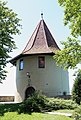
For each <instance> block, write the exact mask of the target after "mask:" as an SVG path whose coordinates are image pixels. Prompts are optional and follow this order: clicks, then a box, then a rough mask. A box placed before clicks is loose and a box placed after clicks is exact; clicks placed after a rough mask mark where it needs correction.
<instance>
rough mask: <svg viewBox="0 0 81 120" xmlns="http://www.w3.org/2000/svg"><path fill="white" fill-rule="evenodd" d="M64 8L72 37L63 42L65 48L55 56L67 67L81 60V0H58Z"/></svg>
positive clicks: (72, 66) (71, 66) (58, 62)
mask: <svg viewBox="0 0 81 120" xmlns="http://www.w3.org/2000/svg"><path fill="white" fill-rule="evenodd" d="M58 2H59V4H60V6H62V7H63V8H64V25H65V26H66V25H68V26H69V29H70V34H71V38H70V37H69V38H68V39H67V41H66V42H63V43H62V44H63V45H64V49H63V50H61V51H58V52H57V53H56V55H55V56H54V58H55V60H56V61H57V64H60V65H62V66H63V65H64V67H65V68H74V67H76V65H77V64H78V63H80V62H81V44H80V41H79V40H78V38H80V36H81V0H58Z"/></svg>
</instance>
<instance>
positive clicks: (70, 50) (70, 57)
mask: <svg viewBox="0 0 81 120" xmlns="http://www.w3.org/2000/svg"><path fill="white" fill-rule="evenodd" d="M62 45H64V48H63V50H61V51H58V52H57V53H56V55H54V59H55V60H56V63H57V64H58V65H60V66H64V68H65V69H68V68H75V67H76V65H77V64H78V63H80V61H81V45H80V41H79V40H76V39H71V38H69V37H68V40H67V41H65V42H62Z"/></svg>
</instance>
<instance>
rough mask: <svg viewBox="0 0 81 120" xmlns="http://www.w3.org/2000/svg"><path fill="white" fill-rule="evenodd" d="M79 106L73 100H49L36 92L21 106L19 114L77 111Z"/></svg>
mask: <svg viewBox="0 0 81 120" xmlns="http://www.w3.org/2000/svg"><path fill="white" fill-rule="evenodd" d="M76 107H77V104H76V103H75V102H74V101H72V100H64V99H55V98H47V97H46V96H44V95H42V94H41V93H40V92H35V93H34V94H32V96H30V97H29V98H27V99H26V100H25V101H24V102H22V103H21V104H20V108H19V110H18V113H22V112H24V113H28V112H48V111H52V110H59V109H75V108H76Z"/></svg>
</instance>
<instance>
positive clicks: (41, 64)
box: [38, 56, 45, 68]
mask: <svg viewBox="0 0 81 120" xmlns="http://www.w3.org/2000/svg"><path fill="white" fill-rule="evenodd" d="M41 59H42V60H41ZM38 68H45V56H38Z"/></svg>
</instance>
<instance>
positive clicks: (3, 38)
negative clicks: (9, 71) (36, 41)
mask: <svg viewBox="0 0 81 120" xmlns="http://www.w3.org/2000/svg"><path fill="white" fill-rule="evenodd" d="M6 4H7V3H6V2H3V1H1V0H0V81H1V80H3V79H5V77H6V71H5V70H4V68H5V67H6V64H7V62H8V58H10V56H9V53H10V52H12V50H13V49H15V48H16V45H15V42H14V41H13V35H16V34H19V33H20V32H19V27H20V24H19V21H20V19H18V18H17V14H16V13H14V12H13V11H12V10H11V9H9V8H8V7H7V6H6Z"/></svg>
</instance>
